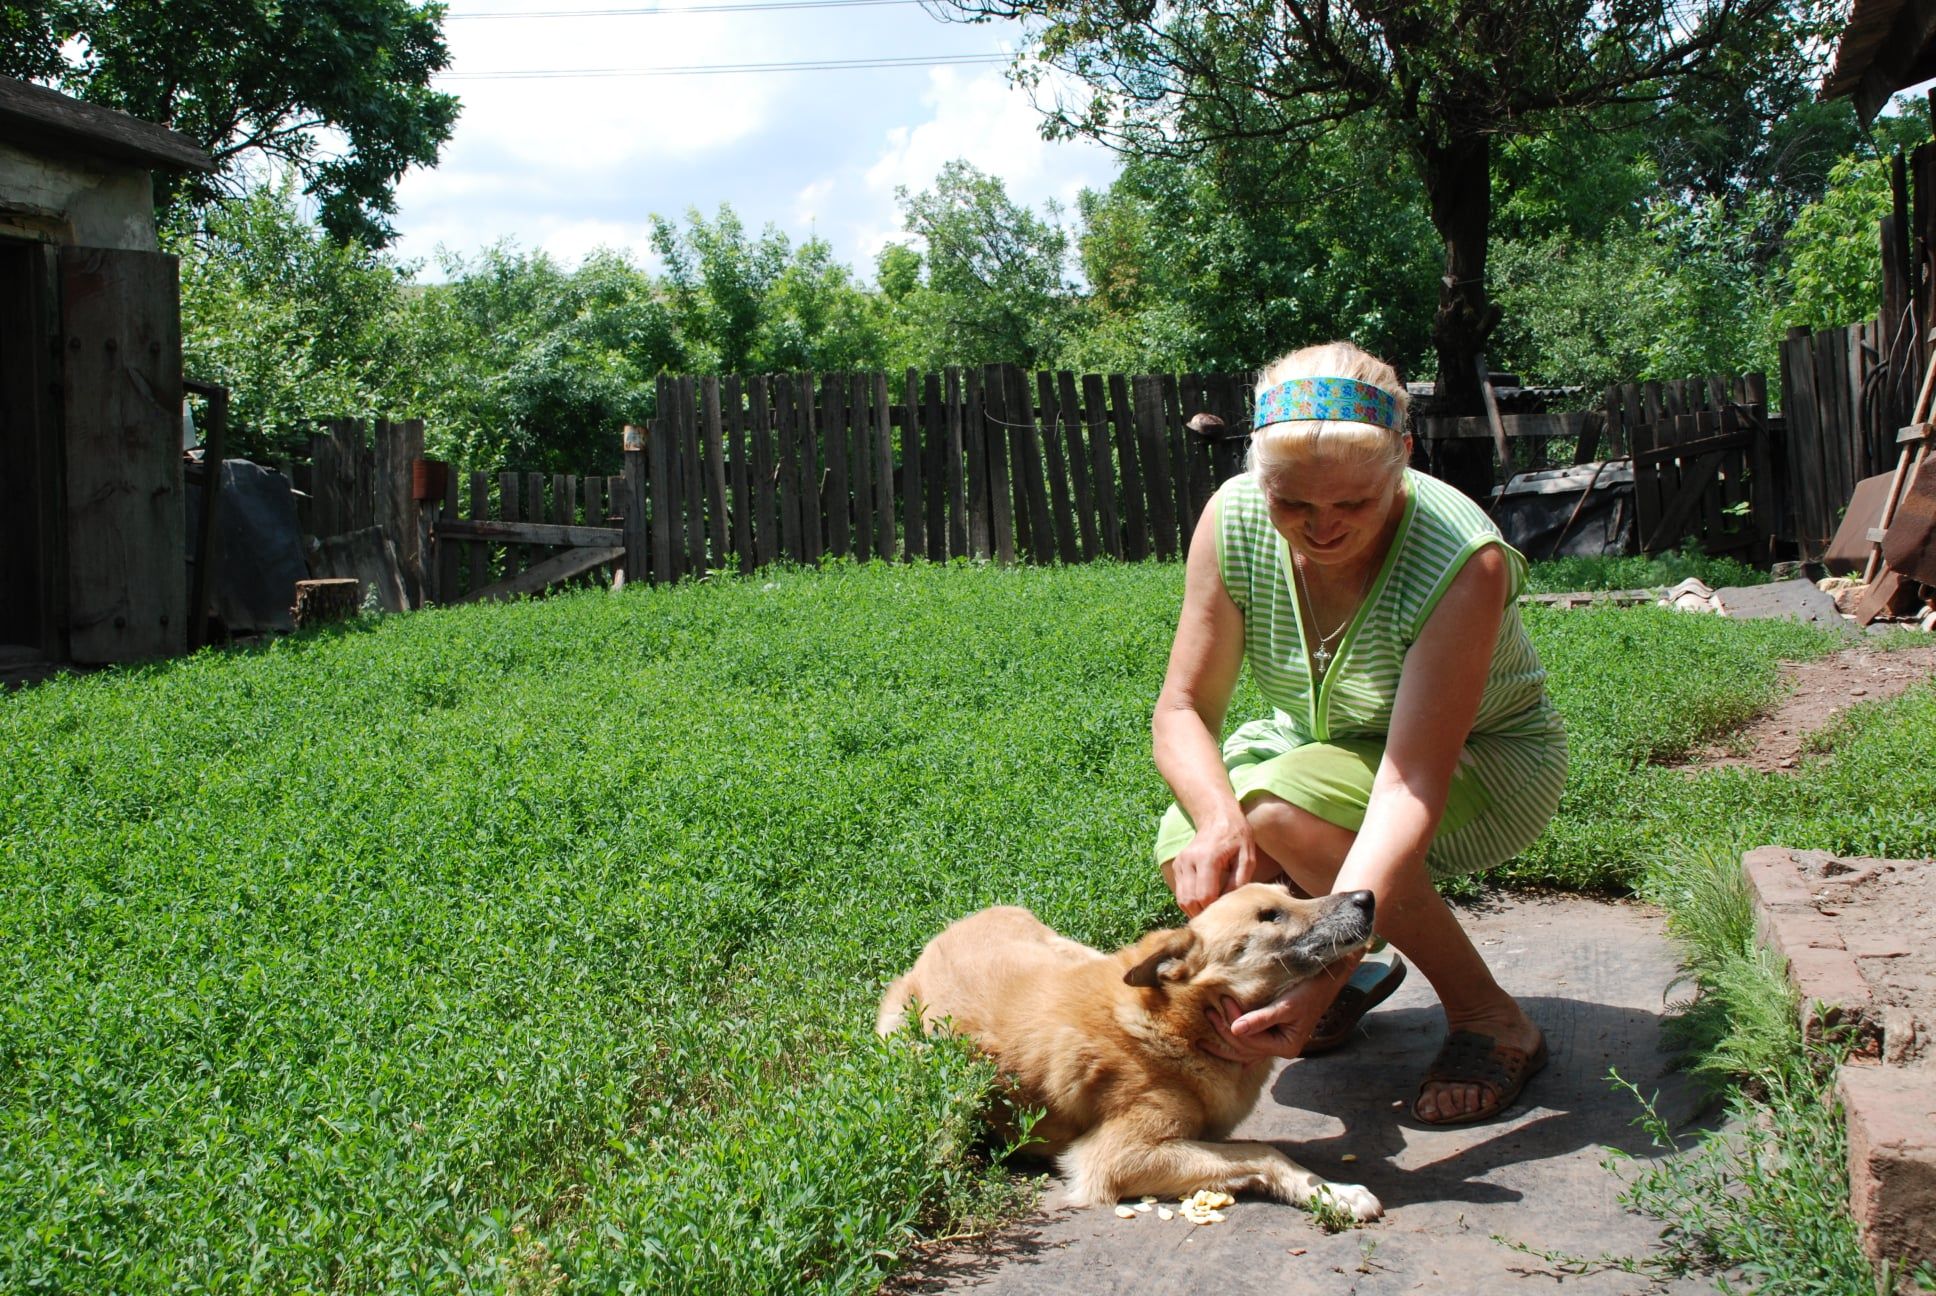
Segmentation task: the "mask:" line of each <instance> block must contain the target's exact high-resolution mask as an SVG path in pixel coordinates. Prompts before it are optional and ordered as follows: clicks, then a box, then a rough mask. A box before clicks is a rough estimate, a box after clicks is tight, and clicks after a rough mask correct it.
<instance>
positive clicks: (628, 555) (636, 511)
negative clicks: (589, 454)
mask: <svg viewBox="0 0 1936 1296" xmlns="http://www.w3.org/2000/svg"><path fill="white" fill-rule="evenodd" d="M624 435H625V452H624V453H625V498H624V502H623V503H622V504H621V505H620V507H621V508H623V509H624V510H625V525H624V528H623V530H624V535H625V579H626V580H627V581H629V582H632V583H634V584H640V585H642V584H644V583H645V582H646V581H648V580H650V579H652V560H651V557H650V554H651V550H650V549H649V547H648V546H649V543H650V542H649V541H648V540H647V538H646V537H647V531H646V498H647V496H646V468H645V456H646V439H647V437H648V436H649V435H650V433H649V432H648V431H647V430H646V429H645V428H642V427H640V426H638V425H637V424H635V423H627V424H626V425H625V433H624ZM483 588H484V586H483V584H482V583H479V582H478V581H477V579H476V577H475V576H473V577H472V584H471V589H472V591H473V592H475V591H477V590H480V589H483Z"/></svg>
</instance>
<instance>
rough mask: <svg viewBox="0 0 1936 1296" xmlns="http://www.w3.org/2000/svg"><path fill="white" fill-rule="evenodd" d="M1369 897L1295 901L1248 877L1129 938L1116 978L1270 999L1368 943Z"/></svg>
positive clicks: (1251, 1000)
mask: <svg viewBox="0 0 1936 1296" xmlns="http://www.w3.org/2000/svg"><path fill="white" fill-rule="evenodd" d="M1371 919H1372V896H1371V892H1369V891H1347V892H1345V893H1344V894H1343V895H1333V896H1325V897H1324V898H1322V899H1319V900H1300V899H1298V898H1297V897H1295V896H1293V895H1292V894H1291V893H1290V892H1289V891H1287V890H1285V889H1284V888H1283V887H1280V886H1272V885H1270V884H1268V883H1264V882H1252V883H1250V884H1249V885H1248V886H1241V887H1238V888H1237V889H1236V890H1235V891H1232V892H1230V893H1229V894H1227V895H1224V896H1221V897H1219V898H1218V899H1217V900H1216V901H1215V902H1214V903H1212V904H1211V905H1210V906H1209V907H1207V908H1205V909H1204V910H1203V911H1202V912H1201V913H1199V914H1198V915H1197V916H1196V917H1195V918H1192V919H1191V920H1190V925H1189V926H1187V927H1176V928H1172V929H1171V930H1169V931H1159V932H1151V933H1150V934H1149V935H1148V936H1145V937H1144V938H1143V939H1142V940H1141V941H1140V942H1138V943H1137V946H1136V952H1135V956H1134V958H1135V961H1134V962H1133V963H1132V964H1131V965H1130V968H1129V970H1128V971H1127V972H1126V973H1124V974H1123V980H1124V981H1125V982H1126V983H1128V984H1129V985H1132V986H1139V987H1142V988H1144V989H1163V988H1166V987H1170V986H1183V985H1197V984H1214V985H1216V986H1217V987H1219V989H1220V992H1222V993H1227V994H1229V995H1230V996H1231V997H1233V998H1235V999H1236V1000H1237V1001H1238V1002H1239V1003H1243V1004H1261V1003H1264V1002H1265V1001H1267V1000H1270V999H1275V998H1276V997H1277V996H1278V995H1281V994H1283V993H1284V992H1285V991H1286V990H1288V989H1290V988H1291V987H1292V986H1294V985H1296V984H1297V983H1298V982H1300V981H1305V980H1308V979H1309V978H1311V977H1313V976H1315V975H1317V973H1318V971H1319V970H1320V969H1322V968H1324V967H1327V966H1329V965H1330V964H1332V963H1335V962H1336V961H1337V960H1339V959H1341V958H1343V957H1345V956H1346V955H1347V954H1354V953H1356V952H1357V951H1359V950H1361V949H1363V948H1364V947H1365V946H1366V945H1368V944H1369V943H1370V942H1371Z"/></svg>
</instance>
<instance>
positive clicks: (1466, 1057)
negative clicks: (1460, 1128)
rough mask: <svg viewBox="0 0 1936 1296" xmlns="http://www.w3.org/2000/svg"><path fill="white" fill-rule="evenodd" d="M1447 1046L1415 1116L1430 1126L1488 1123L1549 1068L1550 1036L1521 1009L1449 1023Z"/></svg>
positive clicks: (1513, 1006) (1512, 1006)
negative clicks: (1533, 1078) (1530, 1082)
mask: <svg viewBox="0 0 1936 1296" xmlns="http://www.w3.org/2000/svg"><path fill="white" fill-rule="evenodd" d="M1447 1026H1448V1033H1447V1036H1446V1042H1445V1045H1444V1047H1442V1048H1441V1049H1440V1050H1439V1055H1438V1056H1437V1057H1436V1058H1434V1059H1433V1061H1432V1065H1431V1066H1430V1067H1429V1068H1428V1069H1427V1070H1426V1073H1425V1080H1424V1082H1423V1083H1421V1084H1420V1085H1419V1090H1418V1099H1417V1100H1416V1101H1415V1102H1414V1103H1413V1104H1412V1114H1413V1115H1414V1116H1416V1117H1418V1119H1419V1120H1421V1121H1424V1122H1425V1123H1426V1124H1428V1125H1463V1124H1467V1123H1470V1122H1472V1121H1480V1120H1487V1119H1490V1118H1491V1117H1493V1116H1496V1115H1497V1114H1498V1113H1499V1112H1501V1111H1503V1110H1505V1108H1507V1107H1508V1106H1510V1105H1511V1104H1512V1102H1513V1100H1514V1099H1515V1098H1517V1097H1518V1096H1519V1092H1520V1090H1521V1089H1523V1088H1524V1087H1525V1084H1526V1081H1527V1080H1528V1079H1530V1078H1531V1077H1532V1076H1533V1075H1534V1074H1536V1073H1537V1072H1538V1071H1539V1069H1540V1068H1541V1067H1543V1066H1545V1065H1546V1037H1545V1036H1543V1035H1542V1034H1540V1030H1539V1027H1537V1026H1535V1025H1534V1024H1533V1021H1532V1018H1530V1017H1528V1016H1527V1015H1526V1014H1525V1012H1524V1011H1522V1010H1521V1009H1520V1007H1519V1005H1518V1004H1517V1003H1515V1002H1513V1001H1512V1000H1510V999H1508V1000H1507V1001H1506V1003H1505V1005H1503V1006H1502V1007H1500V1008H1499V1009H1498V1010H1496V1011H1494V1012H1491V1013H1485V1014H1480V1015H1475V1016H1471V1017H1465V1018H1462V1019H1460V1020H1458V1021H1449V1022H1448V1023H1447Z"/></svg>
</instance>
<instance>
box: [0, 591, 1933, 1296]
mask: <svg viewBox="0 0 1936 1296" xmlns="http://www.w3.org/2000/svg"><path fill="white" fill-rule="evenodd" d="M1570 575H1574V577H1575V579H1577V574H1571V573H1570ZM1606 583H1608V584H1614V585H1622V584H1631V583H1646V582H1645V581H1635V580H1634V579H1633V577H1632V574H1630V573H1626V572H1621V573H1618V574H1617V576H1616V577H1615V578H1612V579H1609V580H1607V581H1606ZM1560 584H1562V585H1564V584H1566V582H1560ZM1552 587H1554V586H1552V585H1549V586H1548V588H1552ZM1180 596H1181V573H1180V569H1179V568H1177V567H1175V566H1161V565H1145V566H1139V567H1125V566H1111V565H1103V566H1097V567H1089V568H1077V569H1063V570H1025V569H1011V570H999V569H993V568H973V567H962V566H957V567H948V568H928V567H915V568H891V567H886V566H871V567H864V568H855V567H835V568H831V569H828V570H823V571H817V572H814V571H809V572H787V573H780V574H776V575H771V576H761V577H755V578H751V579H746V580H739V581H722V582H718V583H713V584H706V585H696V586H686V587H682V588H678V589H673V590H646V589H634V590H628V591H627V592H626V593H624V594H623V595H621V596H616V597H614V596H610V595H606V594H603V593H591V594H579V595H571V596H566V597H560V598H555V599H552V600H549V601H546V602H542V603H529V604H521V605H516V606H511V607H499V608H469V609H457V610H451V611H438V612H431V613H425V614H420V615H415V616H409V617H397V618H386V619H381V620H375V621H364V622H359V623H357V624H356V625H355V626H354V627H352V628H349V629H346V630H342V631H339V632H333V633H324V634H318V635H312V636H307V637H302V638H298V639H293V640H288V641H284V642H281V643H278V644H276V645H274V646H272V647H269V648H267V649H264V650H262V651H258V652H231V653H204V654H201V655H199V656H197V657H195V658H192V659H189V660H186V661H182V662H177V663H172V664H168V665H164V666H157V667H151V668H145V669H139V670H129V671H121V672H114V673H109V674H104V675H101V676H96V677H92V678H88V679H83V680H65V681H57V682H54V683H51V684H48V685H45V686H42V687H39V688H36V689H32V690H29V691H27V692H25V693H22V694H19V695H16V696H13V697H10V698H5V699H0V748H3V749H4V750H5V751H6V753H7V756H8V759H7V760H6V762H5V763H4V767H0V806H4V807H5V816H6V817H5V821H4V828H0V879H3V880H4V887H5V898H6V904H5V905H4V907H3V908H0V1289H4V1290H8V1291H78V1290H91V1291H106V1290H119V1291H155V1290H181V1291H218V1290H219V1291H224V1292H235V1291H275V1292H284V1291H291V1290H309V1289H315V1290H322V1289H329V1290H344V1291H360V1290H376V1289H383V1290H398V1291H450V1292H457V1291H476V1290H527V1291H536V1290H549V1289H550V1287H549V1284H551V1283H552V1282H554V1281H558V1280H562V1282H563V1288H564V1289H566V1290H573V1291H578V1290H584V1291H646V1290H652V1291H694V1292H700V1291H704V1292H718V1291H733V1292H776V1293H777V1292H795V1291H825V1292H859V1291H867V1290H870V1289H871V1288H872V1286H873V1285H874V1284H875V1283H877V1282H878V1280H879V1278H880V1276H881V1275H882V1274H883V1273H885V1272H887V1271H888V1270H889V1269H890V1268H891V1267H892V1265H893V1264H894V1255H895V1253H896V1252H897V1250H902V1249H905V1247H906V1245H907V1244H908V1241H909V1239H910V1237H911V1236H913V1231H915V1230H925V1231H929V1232H934V1231H945V1230H947V1229H949V1228H951V1227H954V1226H955V1225H956V1224H957V1223H958V1222H959V1220H960V1219H961V1217H962V1216H963V1214H964V1213H965V1212H972V1211H974V1210H976V1209H978V1208H980V1206H982V1205H983V1204H985V1202H986V1200H987V1196H988V1194H989V1193H990V1192H991V1191H999V1180H995V1179H991V1177H990V1176H988V1175H987V1174H986V1173H984V1172H983V1171H982V1170H981V1169H980V1168H979V1167H978V1165H977V1163H976V1161H975V1159H974V1157H973V1156H971V1155H970V1152H971V1149H972V1145H973V1141H974V1138H975V1134H976V1128H975V1123H974V1121H973V1118H972V1117H973V1111H974V1109H975V1106H976V1104H977V1103H978V1102H979V1101H980V1100H981V1098H982V1097H983V1095H984V1094H985V1093H986V1091H987V1086H988V1080H989V1077H988V1075H987V1074H986V1072H985V1070H984V1069H983V1068H982V1067H981V1066H979V1065H978V1064H976V1063H975V1062H974V1061H972V1060H971V1059H970V1058H968V1057H966V1056H965V1054H964V1053H963V1052H962V1051H961V1050H959V1049H951V1048H942V1049H937V1050H933V1051H930V1052H928V1053H925V1054H915V1053H912V1052H910V1051H908V1050H900V1049H887V1048H882V1047H879V1046H877V1045H876V1043H875V1041H874V1040H873V1039H872V1035H871V1023H872V1015H873V1004H874V1000H875V998H876V996H877V995H878V991H879V987H880V985H881V984H882V982H883V981H884V980H885V978H886V977H888V976H890V975H892V974H893V973H895V972H898V971H899V970H901V969H902V968H903V967H904V966H905V965H906V963H907V962H908V960H909V959H910V958H911V957H912V956H913V954H914V952H915V951H916V950H918V949H919V947H920V946H921V944H922V943H923V942H924V941H925V940H926V939H927V938H928V936H930V935H932V934H933V933H934V932H935V931H936V930H938V929H939V928H940V927H941V926H942V925H943V924H945V923H946V922H947V921H949V920H951V919H952V918H954V917H957V916H959V915H960V914H962V913H964V912H967V911H969V910H972V909H974V908H977V907H980V906H982V905H986V904H991V903H998V902H999V903H1020V904H1025V905H1028V906H1030V907H1031V908H1033V909H1034V910H1035V911H1036V912H1037V913H1038V914H1040V915H1041V916H1042V917H1043V918H1044V919H1045V920H1046V921H1048V922H1049V923H1050V924H1052V925H1054V926H1055V927H1057V928H1059V929H1060V930H1062V931H1065V932H1067V933H1069V934H1071V935H1073V936H1076V937H1078V938H1080V939H1083V940H1086V941H1091V942H1094V943H1098V944H1104V945H1111V944H1115V943H1120V942H1122V941H1125V940H1127V939H1129V938H1131V937H1132V936H1134V935H1136V934H1138V933H1140V932H1141V931H1143V930H1145V929H1147V928H1148V927H1150V926H1153V925H1159V924H1166V923H1168V922H1171V921H1174V920H1175V917H1176V914H1175V911H1174V909H1173V908H1172V907H1171V905H1170V903H1169V899H1168V895H1167V893H1166V892H1165V891H1164V890H1163V888H1162V885H1161V882H1160V879H1158V877H1157V876H1156V874H1155V872H1154V870H1153V869H1152V868H1150V867H1149V866H1148V855H1147V852H1148V841H1149V837H1150V834H1151V832H1152V830H1153V825H1154V822H1155V818H1156V816H1157V814H1158V813H1159V811H1160V810H1161V809H1162V807H1163V805H1164V804H1165V803H1166V801H1167V793H1166V791H1165V789H1164V788H1163V785H1162V783H1161V781H1160V779H1159V778H1158V777H1157V775H1156V773H1155V771H1154V769H1153V767H1152V766H1151V764H1150V760H1149V755H1148V714H1149V707H1150V704H1151V701H1152V700H1153V698H1154V694H1155V691H1156V687H1157V684H1158V682H1159V679H1160V676H1161V672H1162V667H1163V662H1164V659H1165V656H1166V653H1167V649H1168V643H1169V637H1170V633H1171V630H1172V628H1173V626H1174V620H1175V615H1176V610H1177V607H1178V604H1179V602H1180ZM1528 621H1529V625H1530V626H1531V629H1532V632H1533V634H1534V636H1535V638H1536V640H1537V641H1538V643H1539V645H1540V649H1541V652H1542V655H1543V656H1544V658H1545V660H1546V663H1547V665H1548V668H1549V670H1550V671H1551V673H1552V680H1553V692H1554V695H1555V697H1556V699H1557V700H1558V702H1559V705H1560V706H1561V707H1562V708H1563V709H1564V711H1565V712H1566V714H1567V717H1568V721H1569V725H1570V727H1571V734H1572V743H1573V754H1574V756H1573V773H1572V776H1571V783H1570V786H1569V792H1568V796H1567V800H1566V804H1565V806H1564V808H1563V810H1562V813H1561V818H1560V820H1559V822H1558V823H1556V825H1555V827H1554V829H1553V831H1552V832H1551V833H1550V834H1549V835H1548V837H1547V838H1546V839H1544V840H1543V841H1542V842H1541V843H1540V844H1539V845H1538V846H1537V847H1536V848H1535V849H1534V850H1533V851H1532V852H1530V853H1529V854H1528V856H1527V857H1525V858H1524V859H1522V860H1521V861H1519V862H1517V863H1516V864H1515V865H1514V866H1512V868H1511V870H1509V880H1511V881H1517V882H1521V883H1539V884H1553V885H1561V886H1568V887H1579V888H1630V887H1634V886H1637V885H1640V884H1642V882H1643V880H1644V878H1645V877H1646V876H1647V875H1648V874H1647V869H1648V868H1649V865H1650V862H1652V861H1657V860H1659V859H1661V858H1664V857H1671V856H1673V855H1674V854H1675V852H1676V851H1677V849H1678V848H1679V847H1680V845H1681V844H1683V843H1686V842H1690V841H1703V842H1710V843H1717V844H1718V847H1719V848H1722V849H1726V848H1731V847H1732V846H1733V844H1734V843H1736V842H1737V841H1747V840H1750V839H1753V840H1762V839H1767V840H1777V839H1778V840H1781V841H1783V842H1785V843H1788V844H1792V845H1796V846H1826V847H1830V848H1835V849H1860V850H1864V851H1874V852H1880V853H1893V854H1916V853H1932V852H1936V812H1932V810H1931V808H1930V807H1929V806H1928V804H1927V799H1926V797H1919V796H1918V795H1917V789H1919V788H1927V787H1928V786H1930V785H1931V783H1932V782H1933V781H1936V780H1932V778H1930V777H1928V771H1929V768H1930V766H1931V764H1932V757H1931V755H1930V754H1929V752H1928V751H1927V750H1926V748H1927V741H1926V738H1919V731H1920V734H1922V735H1926V734H1927V733H1928V732H1929V731H1930V729H1929V727H1930V725H1931V724H1932V723H1933V722H1936V693H1932V691H1931V690H1929V689H1927V688H1925V689H1921V690H1917V691H1915V692H1913V693H1912V694H1910V695H1909V696H1907V697H1905V698H1903V699H1901V700H1899V701H1897V702H1895V703H1891V704H1889V705H1887V706H1884V707H1879V708H1875V709H1874V710H1873V712H1872V713H1871V714H1870V715H1868V716H1867V717H1865V718H1864V719H1862V720H1860V721H1857V722H1852V723H1851V724H1850V725H1849V726H1847V733H1846V734H1844V735H1843V737H1842V740H1841V741H1840V742H1838V744H1837V747H1836V752H1835V755H1834V758H1833V759H1832V760H1827V761H1824V762H1823V763H1821V764H1820V765H1818V766H1815V767H1812V768H1809V769H1805V770H1804V771H1803V772H1802V773H1801V775H1800V776H1799V777H1797V778H1793V779H1764V778H1761V777H1759V776H1755V775H1751V774H1743V773H1728V774H1716V775H1708V776H1703V777H1702V778H1699V779H1692V780H1690V779H1689V778H1687V777H1686V776H1684V775H1682V774H1680V773H1678V772H1676V771H1673V770H1669V769H1663V768H1659V767H1657V766H1655V765H1653V764H1651V762H1654V761H1657V760H1661V759H1665V758H1669V757H1672V756H1674V755H1677V754H1679V753H1680V752H1682V751H1684V750H1686V749H1687V748H1688V747H1689V746H1690V745H1692V744H1694V743H1696V742H1698V741H1699V740H1700V739H1701V738H1702V737H1703V736H1704V735H1707V734H1710V733H1712V732H1714V731H1715V730H1716V729H1717V728H1720V727H1725V726H1727V725H1729V724H1732V723H1734V722H1735V721H1737V720H1739V719H1741V718H1743V717H1745V716H1746V715H1747V714H1749V713H1751V712H1752V711H1753V710H1754V709H1755V708H1756V707H1757V706H1759V705H1760V704H1761V703H1762V702H1763V701H1765V700H1766V699H1767V698H1768V696H1769V695H1770V694H1771V691H1772V689H1773V688H1774V685H1775V679H1776V675H1775V662H1776V661H1777V660H1778V659H1780V658H1782V657H1784V656H1787V657H1794V656H1802V655H1807V654H1810V653H1819V652H1823V651H1828V650H1830V649H1832V648H1834V647H1836V646H1837V645H1838V642H1839V641H1838V640H1836V639H1834V638H1833V637H1831V636H1828V635H1825V634H1823V633H1821V632H1818V631H1814V630H1810V629H1805V628H1802V627H1799V626H1794V625H1788V624H1783V623H1737V622H1729V621H1724V620H1721V619H1718V618H1711V617H1698V616H1687V615H1678V614H1672V613H1666V612H1660V611H1656V610H1653V609H1634V610H1627V611H1620V610H1606V611H1580V612H1571V613H1556V612H1550V611H1546V610H1544V609H1529V610H1528ZM1259 708H1260V704H1259V703H1258V701H1257V699H1256V697H1255V696H1254V695H1253V694H1251V693H1250V692H1249V691H1248V685H1247V684H1246V685H1245V691H1244V692H1243V693H1242V694H1241V695H1240V697H1239V698H1238V700H1237V703H1236V705H1235V706H1233V718H1241V717H1243V716H1247V715H1249V714H1254V713H1255V712H1257V711H1258V710H1259ZM1914 770H1921V771H1923V774H1921V775H1918V776H1915V777H1910V776H1908V775H1907V774H1906V773H1905V771H1914ZM1883 771H1888V777H1886V778H1884V777H1883V776H1882V772H1883ZM991 1184H993V1185H996V1186H995V1187H991Z"/></svg>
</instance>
